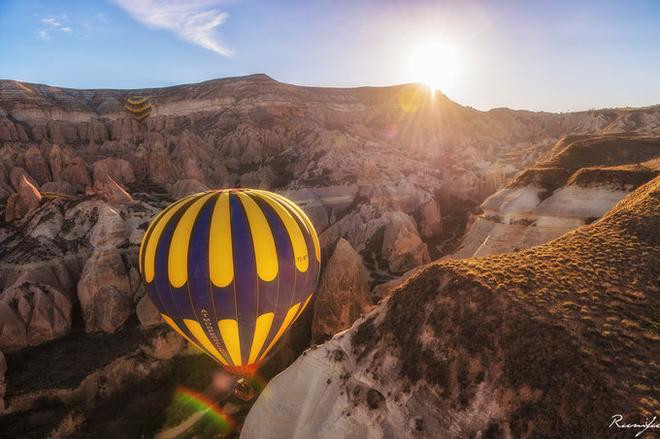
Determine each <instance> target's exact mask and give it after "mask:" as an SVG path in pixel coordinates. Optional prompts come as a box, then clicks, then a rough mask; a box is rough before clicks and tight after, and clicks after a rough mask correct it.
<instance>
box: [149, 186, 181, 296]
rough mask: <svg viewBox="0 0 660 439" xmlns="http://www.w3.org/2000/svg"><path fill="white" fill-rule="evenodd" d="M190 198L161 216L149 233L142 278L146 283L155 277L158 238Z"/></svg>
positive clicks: (173, 206)
mask: <svg viewBox="0 0 660 439" xmlns="http://www.w3.org/2000/svg"><path fill="white" fill-rule="evenodd" d="M189 200H190V197H188V198H184V199H183V200H181V201H178V202H177V203H175V204H173V205H172V208H171V209H170V210H168V211H167V212H165V213H164V214H163V217H162V219H161V220H160V221H158V222H157V223H155V224H154V228H153V231H150V232H151V233H149V235H150V236H149V238H148V239H147V243H146V246H147V248H146V249H145V253H144V277H145V280H146V281H147V283H149V282H151V281H153V280H154V276H155V266H156V247H157V246H158V241H159V240H160V236H161V234H162V233H163V230H165V227H167V226H168V225H169V224H170V220H171V219H172V217H173V216H174V215H175V214H176V213H177V212H178V211H179V210H180V209H181V207H182V206H184V205H187V204H188V201H189Z"/></svg>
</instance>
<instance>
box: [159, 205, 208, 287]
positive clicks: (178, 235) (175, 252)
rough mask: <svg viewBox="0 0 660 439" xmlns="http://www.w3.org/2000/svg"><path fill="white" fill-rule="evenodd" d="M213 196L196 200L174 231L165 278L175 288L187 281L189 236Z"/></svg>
mask: <svg viewBox="0 0 660 439" xmlns="http://www.w3.org/2000/svg"><path fill="white" fill-rule="evenodd" d="M214 195H215V194H213V193H210V194H206V195H204V196H202V197H199V198H198V199H196V200H195V201H194V202H193V203H192V205H191V206H190V207H189V208H188V209H187V210H186V212H185V213H184V214H183V215H182V216H181V219H180V220H179V222H178V223H177V225H176V229H174V234H173V235H172V242H171V243H170V249H169V253H168V261H167V276H168V279H169V281H170V284H172V286H173V287H175V288H180V287H182V286H183V285H184V284H185V283H186V282H187V281H188V248H189V246H190V234H191V232H192V228H193V225H194V224H195V220H196V219H197V215H198V214H199V211H200V209H201V208H202V206H203V205H204V203H206V202H207V201H208V199H209V198H211V197H212V196H214Z"/></svg>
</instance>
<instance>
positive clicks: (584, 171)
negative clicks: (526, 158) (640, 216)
mask: <svg viewBox="0 0 660 439" xmlns="http://www.w3.org/2000/svg"><path fill="white" fill-rule="evenodd" d="M659 173H660V140H659V139H658V138H656V137H648V138H638V137H631V136H616V135H614V136H600V137H596V138H586V139H585V138H578V139H577V140H573V141H571V140H570V139H569V140H566V139H564V140H562V141H560V142H559V143H558V144H557V145H556V146H555V147H554V148H553V154H551V155H550V156H549V157H548V159H547V160H546V161H545V162H542V163H540V164H539V165H537V166H536V167H534V168H531V169H529V170H526V171H524V172H523V173H521V174H520V175H519V176H518V177H517V178H516V180H514V181H513V182H512V183H511V184H509V185H508V186H507V187H505V188H503V189H501V190H499V191H497V192H496V193H495V194H493V195H491V196H490V197H488V198H487V199H486V200H485V201H484V202H483V203H482V204H481V211H482V213H480V214H479V215H475V216H474V217H473V218H472V224H471V226H470V228H469V230H468V232H467V233H466V235H465V237H464V238H463V242H462V245H461V247H460V248H459V249H458V251H456V252H455V253H454V254H453V255H452V257H453V258H456V259H460V258H466V257H475V256H488V255H492V254H497V253H506V252H510V251H517V250H521V249H525V248H529V247H532V246H534V245H538V244H542V243H544V242H547V241H550V240H552V239H555V238H557V237H559V236H561V235H563V234H565V233H567V232H569V231H571V230H573V229H576V228H578V227H580V226H583V225H585V224H590V223H591V222H593V221H595V220H597V219H598V218H600V217H601V216H602V215H603V214H604V213H605V212H607V211H608V210H610V209H611V208H612V207H613V206H614V205H615V204H616V203H617V202H618V201H619V200H621V199H622V198H623V197H625V196H626V195H628V194H629V193H630V192H631V191H632V190H634V189H635V188H637V187H639V186H640V185H641V184H644V183H645V182H647V181H649V180H651V179H652V178H654V177H655V176H656V175H658V174H659Z"/></svg>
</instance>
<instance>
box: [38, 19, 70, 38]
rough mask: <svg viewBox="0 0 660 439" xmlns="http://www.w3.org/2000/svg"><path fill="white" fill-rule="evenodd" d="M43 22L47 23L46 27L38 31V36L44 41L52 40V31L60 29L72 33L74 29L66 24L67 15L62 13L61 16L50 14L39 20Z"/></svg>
mask: <svg viewBox="0 0 660 439" xmlns="http://www.w3.org/2000/svg"><path fill="white" fill-rule="evenodd" d="M39 21H40V22H41V23H42V24H44V25H46V28H44V29H39V30H38V31H37V37H38V38H39V39H42V40H44V41H47V40H50V38H51V36H50V31H52V30H58V31H61V32H65V33H71V32H72V31H73V29H72V28H71V27H69V26H67V25H66V24H65V22H66V21H67V16H66V15H62V16H61V18H57V17H53V16H48V17H44V18H42V19H41V20H39Z"/></svg>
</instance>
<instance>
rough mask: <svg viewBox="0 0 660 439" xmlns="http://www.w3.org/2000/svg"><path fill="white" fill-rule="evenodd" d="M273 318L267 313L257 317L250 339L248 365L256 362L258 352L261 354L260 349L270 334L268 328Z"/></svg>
mask: <svg viewBox="0 0 660 439" xmlns="http://www.w3.org/2000/svg"><path fill="white" fill-rule="evenodd" d="M274 316H275V314H274V313H272V312H269V313H266V314H262V315H260V316H259V317H257V324H256V327H255V329H254V337H252V347H251V348H250V356H249V358H248V364H253V363H254V362H256V361H257V356H258V355H259V352H261V348H262V347H263V346H264V343H265V342H266V337H267V336H268V333H269V332H270V327H271V325H272V324H273V317H274Z"/></svg>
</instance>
